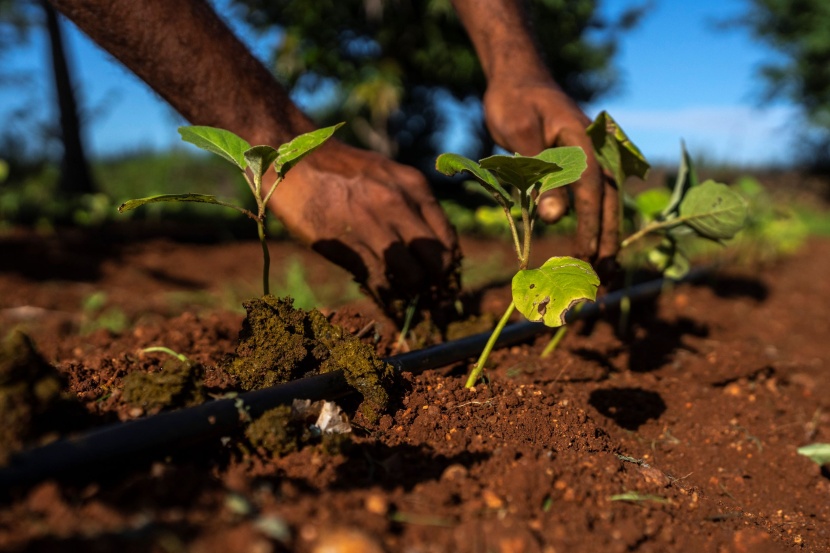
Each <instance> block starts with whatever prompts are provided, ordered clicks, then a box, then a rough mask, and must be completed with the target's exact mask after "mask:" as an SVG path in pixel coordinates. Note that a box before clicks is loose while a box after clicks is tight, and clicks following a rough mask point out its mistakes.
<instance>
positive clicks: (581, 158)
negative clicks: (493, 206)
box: [435, 146, 588, 206]
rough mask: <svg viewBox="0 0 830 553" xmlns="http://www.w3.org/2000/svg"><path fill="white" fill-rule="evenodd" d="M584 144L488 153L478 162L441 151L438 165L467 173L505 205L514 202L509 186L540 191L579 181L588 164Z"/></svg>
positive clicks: (451, 171) (448, 172)
mask: <svg viewBox="0 0 830 553" xmlns="http://www.w3.org/2000/svg"><path fill="white" fill-rule="evenodd" d="M587 166H588V165H587V159H586V156H585V152H584V151H583V150H582V148H579V147H576V146H570V147H564V148H549V149H547V150H544V151H543V152H541V153H540V154H538V155H536V156H533V157H525V156H520V155H519V154H516V155H514V156H503V155H496V156H490V157H486V158H484V159H482V160H480V161H479V162H478V163H476V162H475V161H473V160H471V159H468V158H466V157H464V156H460V155H458V154H441V155H440V156H438V159H437V160H436V162H435V168H436V169H437V170H438V171H439V172H441V173H443V174H445V175H448V176H453V175H456V174H458V173H462V172H464V173H467V174H469V175H470V176H472V177H473V178H474V179H476V180H477V181H478V182H479V183H480V184H481V185H482V187H483V188H484V189H485V190H487V192H489V193H490V194H491V195H492V196H493V197H494V198H495V200H496V201H497V202H498V203H499V204H502V205H505V204H506V205H508V206H511V205H513V198H512V195H511V194H510V193H509V192H508V190H510V189H513V188H515V189H516V190H518V191H520V192H524V193H528V192H529V191H531V190H532V189H534V186H535V185H537V184H538V185H539V186H538V187H537V189H536V190H535V191H536V192H538V193H539V194H541V193H543V192H547V191H548V190H553V189H554V188H559V187H560V186H565V185H568V184H571V183H573V182H576V181H577V180H579V177H580V176H581V175H582V173H583V172H584V171H585V168H586V167H587Z"/></svg>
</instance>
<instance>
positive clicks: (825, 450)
mask: <svg viewBox="0 0 830 553" xmlns="http://www.w3.org/2000/svg"><path fill="white" fill-rule="evenodd" d="M796 451H798V454H799V455H804V456H805V457H809V458H810V459H811V460H812V461H813V462H814V463H817V464H819V465H826V464H828V463H830V444H810V445H805V446H804V447H799V448H798V449H797V450H796Z"/></svg>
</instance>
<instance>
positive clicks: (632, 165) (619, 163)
mask: <svg viewBox="0 0 830 553" xmlns="http://www.w3.org/2000/svg"><path fill="white" fill-rule="evenodd" d="M587 132H588V136H589V137H590V138H591V143H592V144H593V147H594V153H595V154H596V156H597V161H599V164H600V165H601V166H602V167H603V168H604V169H605V170H606V171H609V172H610V173H611V174H612V175H613V176H614V180H615V181H617V186H620V187H622V185H623V184H624V183H625V180H626V179H627V178H628V177H630V176H635V177H640V178H641V179H644V178H646V175H647V174H648V170H649V168H650V166H649V164H648V162H647V161H646V158H645V157H644V156H643V154H642V153H641V152H640V150H639V148H637V146H635V145H634V143H633V142H631V140H629V139H628V137H627V136H626V134H625V133H624V132H623V130H622V129H621V128H620V126H619V125H617V122H616V121H614V120H613V119H612V118H611V116H610V115H608V113H607V112H605V111H603V112H600V114H599V115H597V118H596V119H594V122H593V123H591V125H590V126H588V129H587Z"/></svg>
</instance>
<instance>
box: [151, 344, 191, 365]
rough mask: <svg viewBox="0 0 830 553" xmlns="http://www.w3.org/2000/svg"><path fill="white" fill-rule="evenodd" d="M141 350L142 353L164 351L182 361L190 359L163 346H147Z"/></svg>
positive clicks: (185, 361) (186, 361) (187, 361)
mask: <svg viewBox="0 0 830 553" xmlns="http://www.w3.org/2000/svg"><path fill="white" fill-rule="evenodd" d="M141 351H143V352H144V353H166V354H167V355H172V356H173V357H175V358H176V359H178V360H179V361H181V362H182V363H189V362H190V359H188V358H187V356H186V355H184V354H181V353H179V352H177V351H173V350H172V349H170V348H168V347H164V346H150V347H149V348H144V349H143V350H141Z"/></svg>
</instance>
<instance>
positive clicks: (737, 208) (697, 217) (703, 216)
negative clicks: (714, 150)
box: [678, 180, 747, 240]
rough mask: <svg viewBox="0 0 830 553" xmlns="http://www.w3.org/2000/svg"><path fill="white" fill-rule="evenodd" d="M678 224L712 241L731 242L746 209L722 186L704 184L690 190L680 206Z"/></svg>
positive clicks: (743, 221)
mask: <svg viewBox="0 0 830 553" xmlns="http://www.w3.org/2000/svg"><path fill="white" fill-rule="evenodd" d="M679 214H680V216H679V218H678V220H679V221H682V222H683V223H685V224H686V225H688V226H690V227H691V228H693V229H694V230H695V231H696V232H697V233H698V234H699V235H701V236H703V237H704V238H710V239H712V240H719V239H725V238H732V237H733V236H735V234H736V233H737V232H738V231H739V230H741V229H742V228H743V226H744V224H745V222H746V216H747V205H746V200H744V199H743V198H742V197H741V195H740V194H738V193H737V192H735V191H734V190H732V189H730V188H729V187H728V186H726V185H725V184H720V183H717V182H715V181H712V180H707V181H706V182H704V183H703V184H700V185H699V186H695V187H693V188H690V189H689V191H688V192H687V193H686V196H685V197H684V198H683V201H682V202H681V203H680V210H679Z"/></svg>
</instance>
